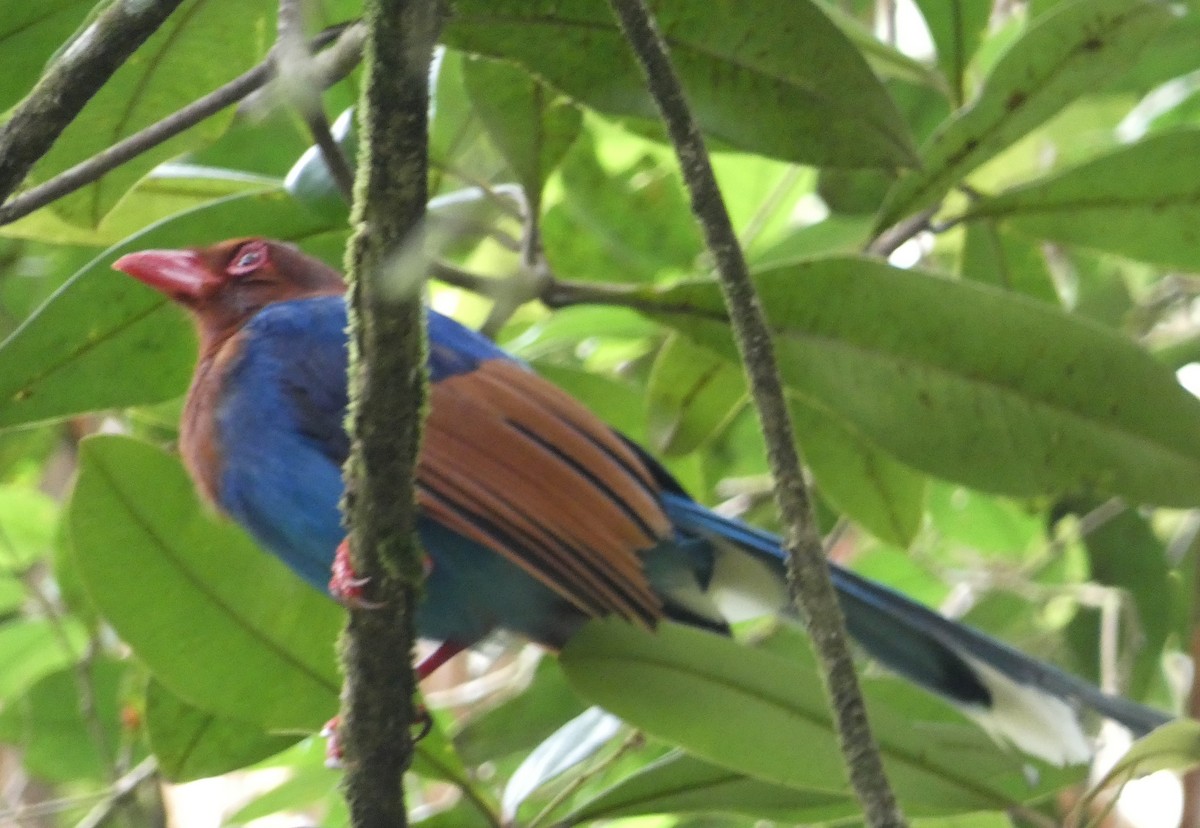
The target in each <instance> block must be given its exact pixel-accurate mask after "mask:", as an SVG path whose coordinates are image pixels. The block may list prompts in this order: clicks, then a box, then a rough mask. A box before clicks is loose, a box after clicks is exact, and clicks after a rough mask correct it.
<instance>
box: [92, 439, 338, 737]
mask: <svg viewBox="0 0 1200 828" xmlns="http://www.w3.org/2000/svg"><path fill="white" fill-rule="evenodd" d="M69 515H70V526H71V535H72V540H73V552H74V557H75V560H76V564H77V566H78V569H79V573H80V577H81V578H82V579H83V581H84V585H85V587H86V588H87V591H88V594H89V596H90V597H91V599H92V600H93V601H94V602H95V604H96V606H97V607H98V608H99V609H100V611H101V612H102V613H103V614H104V616H105V618H106V619H107V620H108V621H109V622H110V623H111V624H112V625H113V627H114V628H115V629H116V630H117V632H118V634H120V636H121V638H122V639H123V640H124V641H125V642H126V643H128V644H129V645H130V647H132V648H133V650H134V652H136V653H137V654H138V657H139V658H141V659H142V661H144V662H145V663H146V665H147V666H148V667H149V668H150V671H151V672H152V673H153V674H154V677H155V678H156V679H158V680H159V681H161V682H162V683H163V685H165V686H166V687H167V688H169V689H170V690H171V692H172V693H174V694H175V695H177V696H179V697H180V698H181V699H183V700H184V701H186V702H188V703H189V704H191V705H193V706H195V707H198V708H200V709H201V710H206V711H210V712H212V713H217V714H220V715H221V716H222V717H227V718H231V719H237V720H243V721H246V722H252V723H254V724H256V725H257V726H258V727H260V728H264V729H276V730H296V731H301V732H305V731H312V730H315V729H317V728H318V727H320V725H321V724H322V723H323V722H324V721H325V720H326V719H328V718H329V717H330V716H332V715H333V714H334V712H335V711H336V710H337V704H338V703H337V696H338V689H339V688H340V686H341V680H340V678H339V676H338V672H337V668H336V664H335V659H334V641H335V640H336V638H337V634H338V630H339V628H340V626H341V620H342V613H341V611H340V610H339V609H338V607H337V606H336V605H335V604H334V603H333V602H332V601H330V600H329V599H328V598H326V597H324V596H322V595H319V594H318V593H317V592H316V591H314V590H313V589H312V588H311V587H309V586H308V585H307V584H305V583H303V582H302V581H300V579H299V578H297V577H296V576H294V575H293V574H291V572H289V571H288V570H287V568H286V567H285V566H284V565H283V564H282V563H280V562H279V561H277V560H275V559H274V558H273V557H271V556H269V555H267V554H265V553H263V552H261V551H260V550H258V549H257V548H256V547H255V546H254V544H253V543H252V542H251V541H250V540H249V539H248V538H247V537H246V536H245V535H243V534H242V533H241V531H240V530H239V529H237V528H236V527H235V526H233V525H232V524H230V523H227V522H219V521H217V520H216V519H215V518H214V517H212V516H211V515H210V514H208V513H207V512H206V510H205V508H204V507H203V506H201V504H200V503H199V502H198V501H197V500H196V495H195V493H194V491H193V488H192V483H191V481H190V480H189V479H188V478H187V475H186V474H185V473H184V471H183V469H182V468H181V467H180V465H179V463H178V461H176V460H175V459H173V458H171V457H169V456H168V455H166V454H164V453H163V452H162V451H160V450H158V449H156V448H153V447H151V446H149V445H147V444H144V443H141V442H138V441H136V440H132V439H129V438H124V437H93V438H91V439H89V440H87V441H85V442H84V443H83V446H82V449H81V459H80V473H79V480H78V482H77V483H76V485H75V494H74V496H73V498H72V500H71V505H70V511H69ZM130 573H136V577H130ZM163 596H169V597H170V600H169V601H164V600H162V598H163Z"/></svg>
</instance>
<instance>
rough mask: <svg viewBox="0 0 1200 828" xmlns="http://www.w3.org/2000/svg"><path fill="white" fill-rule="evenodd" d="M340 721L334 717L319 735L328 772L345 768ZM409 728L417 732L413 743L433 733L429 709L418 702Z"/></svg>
mask: <svg viewBox="0 0 1200 828" xmlns="http://www.w3.org/2000/svg"><path fill="white" fill-rule="evenodd" d="M341 721H342V717H341V716H334V717H333V718H332V719H330V720H329V721H327V722H326V723H325V726H324V727H322V728H321V733H320V735H321V736H322V737H323V738H324V739H325V767H327V768H329V769H330V770H341V769H342V768H343V767H345V761H344V760H345V758H346V755H345V753H344V752H343V751H342V744H341V740H340V739H339V738H338V727H339V725H341ZM409 726H410V727H415V728H417V732H416V733H414V734H413V737H412V740H413V742H414V743H415V742H419V741H421V740H422V739H424V738H425V737H426V736H428V735H429V734H430V733H431V732H432V731H433V716H431V715H430V714H429V709H428V708H427V707H425V705H423V704H421V703H420V702H418V703H417V704H416V705H414V706H413V715H412V721H411V722H410V724H409Z"/></svg>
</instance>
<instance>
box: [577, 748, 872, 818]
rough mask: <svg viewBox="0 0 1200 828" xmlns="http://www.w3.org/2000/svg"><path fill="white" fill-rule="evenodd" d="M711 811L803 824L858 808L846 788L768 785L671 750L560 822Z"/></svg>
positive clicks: (846, 814)
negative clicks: (806, 789) (830, 789)
mask: <svg viewBox="0 0 1200 828" xmlns="http://www.w3.org/2000/svg"><path fill="white" fill-rule="evenodd" d="M713 812H716V813H736V814H746V815H748V816H752V817H757V818H759V819H770V820H777V821H779V822H787V823H792V822H796V823H803V824H805V825H808V824H819V823H824V822H825V821H826V820H830V821H832V820H838V819H842V818H845V817H851V816H855V815H858V814H861V812H862V811H861V807H860V806H859V804H858V801H857V800H856V799H855V798H854V797H853V795H851V794H849V793H842V794H839V793H836V792H833V791H826V790H808V791H800V790H797V789H795V788H788V787H784V786H783V785H773V784H771V783H770V782H764V781H762V780H760V779H755V778H754V777H751V776H746V775H744V774H740V773H737V772H735V771H731V770H729V769H728V768H723V767H721V766H719V765H714V764H711V763H709V762H706V761H704V760H703V759H698V758H696V757H695V756H689V755H687V754H686V753H680V752H676V753H673V754H669V755H667V756H665V757H664V758H662V759H660V760H659V761H657V762H655V763H653V764H652V765H649V766H647V767H646V768H645V769H643V770H642V771H640V772H638V773H635V774H633V775H631V776H629V777H627V778H626V779H624V780H622V781H621V782H619V783H618V784H616V785H614V786H612V787H611V788H609V789H608V790H606V791H603V792H602V793H601V794H599V795H598V796H596V797H595V798H594V799H592V800H590V801H588V802H586V803H584V804H583V805H582V806H581V807H580V808H578V809H577V810H575V811H573V812H572V813H571V814H569V815H568V816H567V817H565V818H564V819H563V822H564V823H565V824H567V825H576V824H580V823H583V822H588V821H590V820H595V819H617V818H620V817H626V816H637V815H640V814H657V813H675V814H688V813H713Z"/></svg>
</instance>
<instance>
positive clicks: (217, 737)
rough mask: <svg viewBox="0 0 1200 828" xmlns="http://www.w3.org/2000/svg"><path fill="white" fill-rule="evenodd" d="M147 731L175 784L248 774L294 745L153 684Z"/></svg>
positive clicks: (288, 739) (148, 698)
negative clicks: (255, 765)
mask: <svg viewBox="0 0 1200 828" xmlns="http://www.w3.org/2000/svg"><path fill="white" fill-rule="evenodd" d="M146 730H147V733H148V735H149V740H150V750H151V751H152V752H153V753H154V755H155V757H157V759H158V767H159V770H160V771H162V774H163V776H165V777H166V778H167V779H169V780H171V781H172V782H188V781H190V780H193V779H203V778H205V777H207V776H219V775H220V774H223V773H229V772H230V771H234V770H237V769H238V768H243V767H245V766H246V765H249V764H250V763H252V762H257V761H259V760H261V759H264V758H266V757H268V756H272V755H274V754H276V753H278V752H279V751H281V750H284V749H285V748H287V747H289V746H290V745H292V744H294V743H295V742H296V741H297V739H298V737H297V736H278V735H272V734H269V733H267V732H266V731H264V730H263V728H262V727H260V726H258V725H256V724H254V723H251V722H247V721H245V720H241V719H230V718H225V717H222V716H218V715H216V714H214V713H210V712H208V711H206V710H201V709H199V708H197V707H195V706H194V705H191V704H188V703H187V702H185V701H184V700H183V699H181V698H179V697H178V696H176V695H175V694H174V693H172V692H171V691H170V690H168V689H167V688H166V687H164V686H163V685H162V683H161V682H158V681H155V680H154V679H151V680H150V683H149V685H148V686H147V688H146Z"/></svg>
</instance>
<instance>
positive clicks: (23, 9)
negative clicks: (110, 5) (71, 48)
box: [0, 0, 95, 112]
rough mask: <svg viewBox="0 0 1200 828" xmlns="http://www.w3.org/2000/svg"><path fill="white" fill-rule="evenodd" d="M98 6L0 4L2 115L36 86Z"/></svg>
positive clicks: (62, 1) (83, 0) (90, 2)
mask: <svg viewBox="0 0 1200 828" xmlns="http://www.w3.org/2000/svg"><path fill="white" fill-rule="evenodd" d="M94 5H95V0H43V2H40V3H2V4H0V77H3V78H4V84H3V85H2V86H0V112H4V111H6V110H7V109H8V108H9V107H11V106H12V105H13V104H15V103H16V102H17V100H18V99H19V98H20V97H21V96H22V95H24V94H25V93H26V92H27V91H28V90H29V89H31V88H32V87H33V85H34V83H35V82H36V81H37V79H38V78H39V77H40V76H41V74H42V70H43V69H45V67H46V63H47V62H48V61H49V60H50V58H51V56H52V55H53V54H54V52H55V50H57V49H58V48H59V47H60V46H62V44H63V41H65V40H66V39H67V38H68V37H69V36H70V35H71V33H72V32H74V31H75V30H76V28H78V26H79V24H80V23H81V22H83V20H84V19H86V18H87V16H88V13H89V12H90V11H91V10H92V7H93V6H94Z"/></svg>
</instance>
